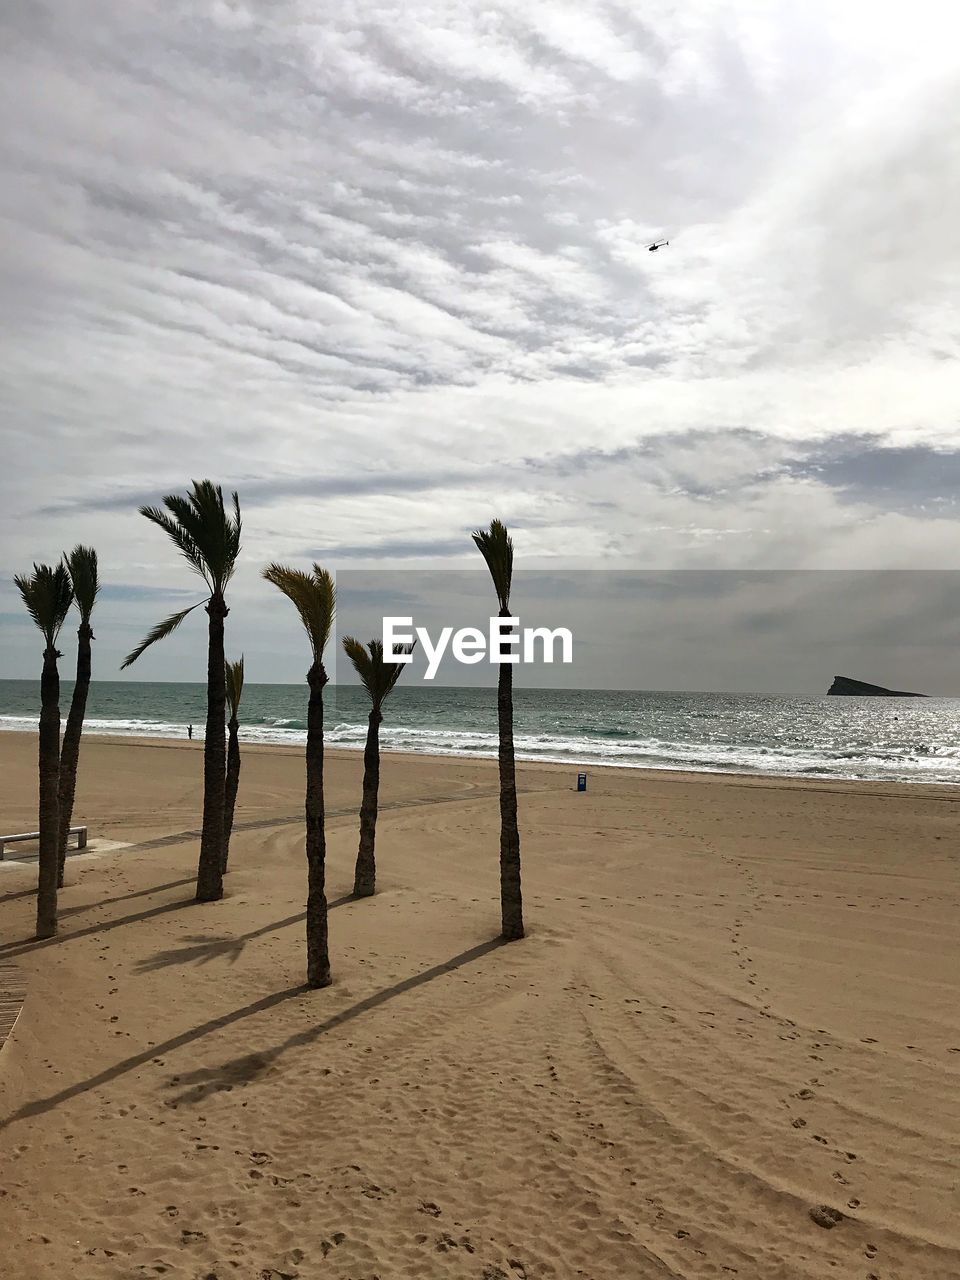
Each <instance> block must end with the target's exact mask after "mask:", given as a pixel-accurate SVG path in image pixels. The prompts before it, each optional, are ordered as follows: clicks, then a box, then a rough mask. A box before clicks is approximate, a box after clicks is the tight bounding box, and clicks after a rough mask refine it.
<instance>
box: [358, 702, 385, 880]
mask: <svg viewBox="0 0 960 1280" xmlns="http://www.w3.org/2000/svg"><path fill="white" fill-rule="evenodd" d="M382 720H383V715H382V713H381V711H380V708H379V707H372V708H371V709H370V717H369V719H368V720H367V742H366V745H365V747H364V748H363V799H362V800H361V802H360V848H359V850H358V851H357V867H356V871H355V872H354V876H353V893H354V897H357V898H369V897H372V895H373V894H374V893H375V891H376V887H377V863H376V859H375V857H374V852H373V848H374V845H375V843H376V840H377V800H378V797H379V793H380V724H381V721H382Z"/></svg>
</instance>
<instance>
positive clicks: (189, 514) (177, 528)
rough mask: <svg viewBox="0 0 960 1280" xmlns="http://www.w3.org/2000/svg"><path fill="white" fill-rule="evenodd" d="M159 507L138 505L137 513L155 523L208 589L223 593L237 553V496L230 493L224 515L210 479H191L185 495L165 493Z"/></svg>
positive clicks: (239, 524) (220, 494) (220, 493)
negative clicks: (228, 508)
mask: <svg viewBox="0 0 960 1280" xmlns="http://www.w3.org/2000/svg"><path fill="white" fill-rule="evenodd" d="M163 504H164V506H165V507H166V508H167V510H166V511H163V510H161V508H159V507H141V508H140V513H141V515H144V516H146V518H147V519H148V520H152V521H153V523H154V524H156V525H159V527H160V528H161V529H163V531H164V532H165V533H166V534H167V536H168V537H169V538H170V539H171V541H172V542H173V543H174V545H175V546H176V547H177V549H178V550H179V552H180V554H181V555H182V556H183V557H184V558H185V559H186V561H187V563H188V564H189V565H190V567H191V568H192V569H193V570H194V571H195V572H196V573H199V574H200V576H201V577H202V578H203V580H204V581H205V582H206V584H207V586H208V587H209V588H210V591H211V592H219V593H221V594H222V593H223V592H224V590H225V589H226V586H227V583H228V582H229V581H230V579H231V578H232V577H233V573H234V570H235V569H236V564H237V557H238V556H239V554H240V533H241V527H242V522H241V519H240V499H239V497H238V495H237V494H236V493H234V494H233V515H232V516H230V515H228V514H227V511H226V508H225V507H224V503H223V490H222V488H221V487H220V485H215V484H214V483H213V481H212V480H194V481H192V488H191V489H190V491H189V492H188V493H187V494H186V496H184V495H182V494H178V493H168V494H167V495H166V496H165V497H164V499H163Z"/></svg>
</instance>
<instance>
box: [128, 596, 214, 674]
mask: <svg viewBox="0 0 960 1280" xmlns="http://www.w3.org/2000/svg"><path fill="white" fill-rule="evenodd" d="M205 603H206V601H205V600H198V601H197V603H196V604H192V605H191V606H190V608H189V609H182V610H181V611H180V613H172V614H171V615H170V617H169V618H164V620H163V622H158V623H157V625H156V626H155V627H154V628H153V630H152V631H151V632H150V633H149V635H148V636H147V637H146V639H145V640H142V641H141V642H140V644H138V645H137V647H136V649H134V650H133V652H132V653H128V654H127V656H126V657H125V658H124V660H123V662H122V663H121V664H120V670H121V671H122V670H123V669H124V667H129V666H132V665H133V663H134V662H136V660H137V659H138V658H139V657H140V655H141V653H143V652H144V651H145V650H146V649H149V648H150V646H151V645H152V644H156V642H157V641H158V640H163V639H165V638H166V637H167V636H168V635H170V634H171V632H173V631H176V629H177V627H179V625H180V623H181V622H182V621H183V620H184V618H185V617H186V616H187V614H188V613H193V611H194V609H199V608H200V606H201V605H202V604H205Z"/></svg>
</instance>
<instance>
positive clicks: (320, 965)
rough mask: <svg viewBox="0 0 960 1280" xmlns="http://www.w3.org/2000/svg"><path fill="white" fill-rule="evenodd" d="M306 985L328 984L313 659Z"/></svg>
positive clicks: (322, 675)
mask: <svg viewBox="0 0 960 1280" xmlns="http://www.w3.org/2000/svg"><path fill="white" fill-rule="evenodd" d="M307 683H308V685H309V686H310V701H309V703H308V705H307V796H306V804H305V809H306V818H307V842H306V843H307V986H308V987H329V985H330V983H331V981H332V979H331V977H330V955H329V952H328V950H327V896H326V891H325V890H326V886H325V883H324V882H325V877H326V860H327V838H326V832H325V829H324V812H323V686H324V685H325V684H326V683H327V673H326V671H325V670H324V669H323V665H322V664H321V663H319V662H315V663H314V664H313V666H312V667H311V668H310V670H309V672H308V673H307Z"/></svg>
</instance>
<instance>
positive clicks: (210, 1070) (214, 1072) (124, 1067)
mask: <svg viewBox="0 0 960 1280" xmlns="http://www.w3.org/2000/svg"><path fill="white" fill-rule="evenodd" d="M504 945H505V943H504V941H503V939H502V938H493V939H491V940H490V941H489V942H481V943H479V944H478V945H477V946H475V947H471V948H470V949H469V950H467V951H461V952H460V954H459V955H456V956H453V958H452V959H450V960H445V961H443V962H442V963H441V964H435V965H433V966H432V967H431V968H429V969H424V970H423V972H422V973H416V974H413V975H412V976H411V977H409V978H404V979H403V981H402V982H396V983H394V984H393V986H390V987H385V988H384V989H383V990H382V991H377V992H375V993H374V994H373V995H371V996H367V997H366V999H364V1000H359V1001H358V1002H357V1003H356V1004H353V1005H350V1006H349V1007H348V1008H346V1009H341V1010H340V1012H339V1013H335V1014H333V1015H332V1016H331V1017H329V1018H327V1019H325V1021H323V1022H320V1023H318V1024H317V1025H316V1026H312V1027H307V1028H306V1029H305V1030H303V1031H298V1032H295V1033H294V1034H293V1035H291V1036H288V1037H287V1039H286V1040H283V1041H281V1043H280V1044H277V1045H273V1046H272V1047H271V1048H268V1049H264V1050H263V1051H262V1052H260V1053H249V1054H244V1055H243V1056H242V1057H240V1058H234V1059H231V1060H230V1061H228V1062H225V1063H222V1064H221V1065H220V1066H218V1067H204V1068H201V1069H199V1070H197V1071H194V1072H191V1073H190V1074H189V1075H188V1076H182V1077H181V1081H185V1082H186V1083H188V1084H189V1085H190V1088H189V1089H187V1090H186V1091H185V1092H184V1093H183V1094H181V1095H180V1097H178V1098H174V1099H173V1100H172V1101H173V1102H174V1103H175V1104H179V1103H181V1102H183V1103H194V1102H199V1101H200V1100H201V1099H202V1098H205V1097H206V1096H207V1095H208V1094H210V1093H214V1092H217V1091H218V1090H221V1089H230V1088H232V1087H233V1086H234V1085H235V1084H238V1083H246V1082H248V1081H250V1080H253V1079H255V1078H256V1077H257V1076H258V1075H260V1074H262V1073H263V1072H264V1071H266V1070H267V1069H268V1068H269V1067H271V1066H272V1065H273V1064H274V1063H275V1062H277V1060H278V1059H279V1058H281V1057H282V1056H283V1054H285V1053H286V1052H287V1051H288V1050H289V1049H297V1048H301V1047H303V1046H304V1045H308V1044H311V1043H313V1041H315V1040H316V1039H317V1038H318V1037H320V1036H322V1035H324V1034H325V1033H326V1032H327V1031H332V1030H333V1029H334V1028H335V1027H339V1026H342V1025H343V1023H345V1022H350V1021H352V1020H353V1019H354V1018H358V1017H360V1015H361V1014H364V1013H369V1012H370V1010H372V1009H376V1008H378V1007H379V1006H380V1005H383V1004H386V1003H387V1001H389V1000H393V999H394V998H395V997H397V996H400V995H403V994H404V993H405V992H407V991H413V990H414V989H415V988H416V987H420V986H423V985H424V984H425V983H427V982H432V981H433V980H434V979H435V978H442V977H443V976H444V975H445V974H448V973H454V972H455V971H456V970H457V969H461V968H463V966H464V965H468V964H473V963H474V962H475V961H476V960H480V959H481V958H482V957H483V956H486V955H489V954H490V953H491V952H492V951H496V950H497V949H498V948H500V947H502V946H504ZM314 995H316V993H315V992H311V991H309V990H308V989H307V988H305V987H303V986H296V987H288V988H287V989H286V990H285V991H276V992H274V993H273V994H272V995H269V996H264V997H263V998H262V999H260V1000H255V1001H253V1003H252V1004H248V1005H244V1006H243V1007H242V1008H240V1009H235V1010H233V1012H232V1013H225V1014H223V1015H222V1016H221V1017H219V1018H211V1019H210V1021H209V1022H204V1023H202V1024H201V1025H200V1026H199V1027H192V1028H191V1029H190V1030H189V1031H184V1032H182V1033H181V1034H180V1035H178V1036H173V1037H171V1038H170V1039H169V1040H165V1041H164V1042H163V1043H162V1044H154V1045H151V1046H150V1047H149V1048H148V1049H145V1050H144V1051H143V1052H142V1053H137V1054H134V1055H133V1056H132V1057H130V1058H125V1059H124V1060H123V1061H122V1062H118V1063H116V1064H115V1065H114V1066H112V1067H107V1068H106V1070H104V1071H101V1072H98V1074H97V1075H95V1076H91V1077H90V1078H89V1079H87V1080H82V1081H80V1082H79V1083H78V1084H75V1085H71V1086H70V1087H69V1088H66V1089H61V1090H60V1092H59V1093H53V1094H50V1095H49V1096H48V1097H46V1098H38V1099H37V1100H36V1101H35V1102H28V1103H26V1104H25V1105H24V1106H22V1107H20V1108H19V1109H18V1110H16V1111H14V1112H13V1113H12V1114H11V1115H10V1116H8V1117H7V1119H6V1120H3V1121H2V1122H0V1131H2V1130H4V1129H6V1128H8V1127H9V1126H10V1125H11V1124H13V1123H14V1122H15V1121H17V1120H26V1119H29V1118H30V1117H32V1116H38V1115H43V1114H44V1113H45V1112H47V1111H52V1110H53V1109H54V1108H55V1107H58V1106H60V1104H61V1103H63V1102H68V1101H69V1100H70V1099H71V1098H76V1097H78V1096H79V1095H80V1094H84V1093H87V1092H89V1091H90V1090H91V1089H97V1088H99V1087H101V1086H102V1085H105V1084H110V1083H111V1082H112V1081H113V1080H116V1079H117V1078H118V1077H119V1076H122V1075H125V1074H126V1073H127V1072H128V1071H135V1070H136V1069H137V1067H142V1066H145V1065H146V1064H147V1063H148V1062H151V1061H157V1060H158V1059H160V1058H162V1057H163V1056H164V1055H165V1054H168V1053H173V1052H174V1051H175V1050H177V1049H181V1048H183V1047H184V1045H188V1044H192V1043H193V1042H194V1041H196V1040H200V1039H202V1037H203V1036H206V1035H210V1034H211V1033H212V1032H215V1031H222V1030H223V1029H224V1028H225V1027H229V1026H232V1025H234V1024H235V1023H237V1022H241V1021H242V1020H243V1019H244V1018H249V1017H252V1016H253V1015H254V1014H257V1013H263V1012H265V1011H266V1010H268V1009H273V1008H275V1007H276V1006H277V1005H280V1004H283V1003H284V1002H285V1001H287V1000H289V999H291V997H293V996H300V997H308V998H310V997H313V996H314Z"/></svg>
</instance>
